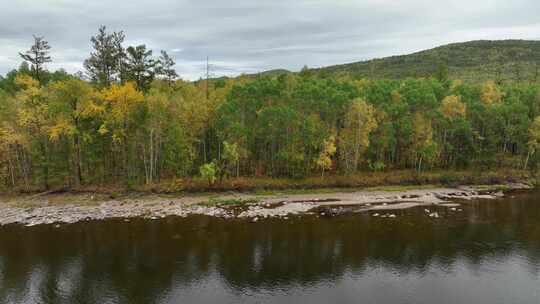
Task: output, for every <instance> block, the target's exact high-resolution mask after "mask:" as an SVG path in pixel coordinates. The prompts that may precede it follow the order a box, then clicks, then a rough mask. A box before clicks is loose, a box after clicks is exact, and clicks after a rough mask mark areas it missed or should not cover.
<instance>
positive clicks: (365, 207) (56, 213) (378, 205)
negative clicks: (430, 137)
mask: <svg viewBox="0 0 540 304" xmlns="http://www.w3.org/2000/svg"><path fill="white" fill-rule="evenodd" d="M494 189H495V188H491V189H490V188H486V187H458V188H437V189H422V190H408V191H400V192H384V191H358V192H339V193H324V194H295V195H281V196H280V195H275V196H269V197H256V196H253V195H247V194H238V195H233V196H231V195H226V196H224V198H227V199H230V198H234V199H240V200H244V199H249V200H257V202H253V203H248V204H240V205H237V206H230V205H219V204H217V205H216V206H210V205H207V204H200V203H201V202H203V201H204V199H205V198H204V196H203V197H182V198H172V199H164V198H156V197H154V198H152V199H144V198H143V199H132V200H123V201H120V200H109V201H105V202H102V203H100V204H97V205H84V204H77V203H73V204H67V205H52V204H50V203H48V202H47V201H46V200H44V201H43V202H42V203H41V204H39V205H37V206H31V207H21V206H17V205H16V204H15V205H14V204H12V203H8V202H0V226H3V225H9V224H22V225H26V226H34V225H42V224H69V223H76V222H80V221H89V220H103V219H114V218H123V219H126V220H129V219H130V218H145V219H149V220H154V219H160V218H165V217H168V216H178V217H186V216H189V215H206V216H213V217H220V218H225V219H233V218H239V219H248V220H251V221H258V220H260V219H264V218H282V219H288V218H289V217H290V216H294V215H302V214H320V215H328V216H333V215H338V214H341V213H350V212H369V211H373V212H376V211H388V210H398V209H406V208H413V207H418V206H431V205H438V206H443V207H447V208H456V207H458V206H459V204H456V201H459V200H472V199H496V198H499V197H502V196H504V193H503V191H497V190H494ZM505 189H506V190H518V189H530V187H529V186H528V185H525V184H508V185H505ZM373 212H372V213H373ZM375 215H378V214H377V213H375ZM430 216H431V215H430ZM433 217H436V216H435V215H434V216H433Z"/></svg>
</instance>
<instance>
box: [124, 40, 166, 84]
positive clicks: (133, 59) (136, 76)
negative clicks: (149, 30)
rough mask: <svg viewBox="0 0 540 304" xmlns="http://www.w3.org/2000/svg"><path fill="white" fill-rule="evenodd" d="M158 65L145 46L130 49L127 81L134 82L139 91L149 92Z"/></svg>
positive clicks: (128, 49) (150, 51) (126, 70)
mask: <svg viewBox="0 0 540 304" xmlns="http://www.w3.org/2000/svg"><path fill="white" fill-rule="evenodd" d="M157 63H158V62H156V61H155V60H154V59H153V58H152V50H147V49H146V46H145V45H144V44H142V45H138V46H135V47H133V46H130V47H128V48H127V52H126V63H125V73H126V74H125V77H126V80H128V81H133V82H134V83H135V84H136V85H137V88H138V89H139V90H141V91H143V92H146V91H148V89H149V88H150V84H151V83H152V81H153V80H154V76H155V75H156V70H155V67H156V65H157ZM169 64H170V63H169Z"/></svg>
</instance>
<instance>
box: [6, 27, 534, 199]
mask: <svg viewBox="0 0 540 304" xmlns="http://www.w3.org/2000/svg"><path fill="white" fill-rule="evenodd" d="M124 40H125V35H124V33H123V32H108V31H107V29H106V28H105V27H101V28H100V29H99V31H98V33H97V34H96V35H95V36H93V37H92V38H91V45H92V47H93V51H92V53H91V54H89V56H88V59H87V60H85V62H84V68H85V71H84V72H81V73H76V74H73V75H71V74H68V73H67V72H65V71H63V70H58V71H48V70H47V64H48V63H50V62H51V61H52V60H53V58H51V56H50V54H51V46H50V45H49V43H48V42H47V41H46V40H45V39H44V38H42V37H34V43H33V44H32V45H31V47H30V49H29V50H27V51H23V52H21V53H20V56H21V59H22V60H23V63H22V64H21V65H20V67H19V68H18V69H16V70H13V71H11V72H9V73H7V74H6V75H5V77H1V78H0V189H4V190H13V189H20V190H43V189H51V188H55V187H71V188H77V187H82V186H91V185H112V184H121V185H126V186H130V187H132V186H137V185H152V184H158V183H162V182H165V181H172V180H175V181H182V180H190V179H195V180H201V181H204V183H205V184H208V185H210V186H211V185H218V184H220V183H222V182H223V181H225V180H228V179H234V178H258V177H265V178H289V179H302V178H307V177H317V178H320V179H321V180H324V179H325V178H329V177H332V176H352V175H355V174H371V173H376V172H393V171H396V172H397V171H400V170H407V172H416V173H420V172H430V171H441V170H442V171H445V170H447V171H452V170H470V171H477V172H486V171H490V170H497V169H515V170H522V171H525V170H530V171H531V172H535V171H536V169H537V167H538V165H539V164H540V162H539V160H540V157H538V153H536V151H537V150H538V148H539V146H540V84H539V83H537V81H536V78H534V79H520V80H519V81H511V80H507V81H501V80H498V79H495V78H494V79H493V80H492V81H490V80H487V81H482V82H470V81H460V80H459V79H455V78H451V77H449V73H448V68H447V67H445V65H444V63H441V64H439V65H438V66H437V67H435V68H434V71H435V72H434V73H433V74H432V75H431V76H427V77H418V78H406V79H390V78H388V79H369V78H365V77H354V76H351V75H332V76H330V77H329V76H326V77H325V76H324V75H320V74H319V73H315V72H314V71H313V70H309V69H303V70H302V71H301V72H299V73H283V74H279V75H271V74H268V75H244V76H239V77H236V78H216V79H210V78H207V79H201V80H198V81H184V80H181V79H180V78H179V76H178V75H177V73H176V71H175V68H174V67H175V62H174V60H173V58H171V57H170V56H169V55H168V54H167V53H166V52H165V51H161V53H160V54H159V55H158V56H155V55H154V54H153V52H152V51H151V50H149V49H147V47H146V46H145V45H138V46H125V45H124V44H125V43H124ZM180 183H181V182H180Z"/></svg>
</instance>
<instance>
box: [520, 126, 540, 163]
mask: <svg viewBox="0 0 540 304" xmlns="http://www.w3.org/2000/svg"><path fill="white" fill-rule="evenodd" d="M527 145H528V146H529V152H528V153H527V158H526V159H525V164H524V165H523V169H527V165H528V163H529V159H530V157H531V156H532V155H533V154H534V153H535V152H536V150H537V149H538V147H539V146H540V116H538V117H536V118H535V119H534V121H533V122H532V123H531V125H530V126H529V142H528V143H527Z"/></svg>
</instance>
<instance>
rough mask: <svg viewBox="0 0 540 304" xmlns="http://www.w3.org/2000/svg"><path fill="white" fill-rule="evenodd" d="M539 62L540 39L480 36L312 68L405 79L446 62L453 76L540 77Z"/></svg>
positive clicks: (332, 73) (429, 72)
mask: <svg viewBox="0 0 540 304" xmlns="http://www.w3.org/2000/svg"><path fill="white" fill-rule="evenodd" d="M539 63H540V41H532V40H497V41H488V40H479V41H470V42H464V43H453V44H448V45H444V46H440V47H437V48H433V49H430V50H425V51H420V52H417V53H413V54H409V55H402V56H392V57H386V58H380V59H373V60H368V61H361V62H355V63H349V64H342V65H335V66H329V67H323V68H317V69H311V72H313V73H316V74H318V75H319V76H322V77H328V76H336V75H350V76H352V77H354V78H375V79H380V78H388V79H403V78H409V77H428V76H431V75H433V74H434V73H435V72H436V71H437V69H438V67H439V66H440V65H441V64H444V65H446V66H447V67H448V70H449V75H450V78H452V79H461V80H464V81H473V82H477V81H484V80H487V79H500V80H521V81H530V80H534V79H537V78H539V75H538V65H539Z"/></svg>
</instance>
